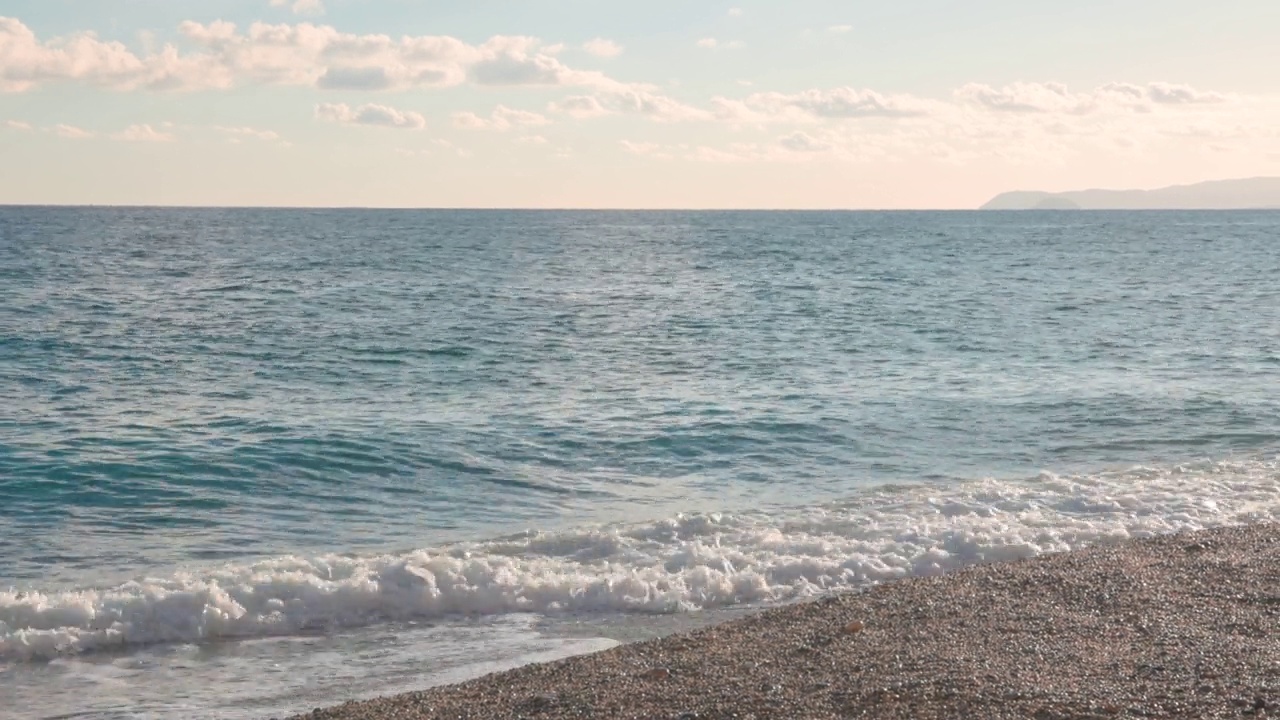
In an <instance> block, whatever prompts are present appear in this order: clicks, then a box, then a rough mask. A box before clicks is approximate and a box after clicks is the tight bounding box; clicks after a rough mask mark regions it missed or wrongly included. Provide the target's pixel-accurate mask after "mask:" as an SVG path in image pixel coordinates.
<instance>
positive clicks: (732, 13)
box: [729, 8, 742, 17]
mask: <svg viewBox="0 0 1280 720" xmlns="http://www.w3.org/2000/svg"><path fill="white" fill-rule="evenodd" d="M729 17H742V8H729Z"/></svg>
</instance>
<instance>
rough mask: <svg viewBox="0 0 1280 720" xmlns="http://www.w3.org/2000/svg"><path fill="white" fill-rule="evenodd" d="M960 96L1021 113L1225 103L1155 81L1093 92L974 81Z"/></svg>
mask: <svg viewBox="0 0 1280 720" xmlns="http://www.w3.org/2000/svg"><path fill="white" fill-rule="evenodd" d="M955 96H956V99H958V100H959V101H961V102H964V103H968V104H971V105H977V106H980V107H982V108H985V109H987V110H993V111H999V112H1017V113H1069V114H1078V115H1086V114H1090V113H1099V112H1149V111H1151V110H1152V109H1153V106H1155V105H1197V104H1212V103H1222V102H1226V101H1227V100H1228V97H1227V96H1225V95H1222V94H1220V93H1211V92H1200V91H1198V90H1196V89H1195V88H1192V87H1190V86H1188V85H1174V84H1172V83H1164V82H1154V83H1149V84H1147V85H1145V86H1141V85H1132V84H1129V83H1108V84H1106V85H1103V86H1101V87H1098V88H1096V89H1095V90H1093V91H1090V92H1073V91H1072V90H1071V89H1070V88H1068V87H1067V86H1066V85H1063V84H1062V83H1053V82H1046V83H1013V84H1011V85H1005V86H1004V87H1000V88H995V87H992V86H990V85H983V84H981V83H970V84H968V85H965V86H963V87H961V88H960V89H959V90H957V91H956V93H955Z"/></svg>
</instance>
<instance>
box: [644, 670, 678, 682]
mask: <svg viewBox="0 0 1280 720" xmlns="http://www.w3.org/2000/svg"><path fill="white" fill-rule="evenodd" d="M641 677H643V678H644V679H645V680H666V679H667V678H669V677H671V671H670V670H668V669H667V668H662V667H660V668H654V669H652V670H650V671H649V672H646V673H645V674H644V675H642V676H641Z"/></svg>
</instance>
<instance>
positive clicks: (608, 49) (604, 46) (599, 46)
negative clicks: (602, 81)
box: [582, 38, 622, 58]
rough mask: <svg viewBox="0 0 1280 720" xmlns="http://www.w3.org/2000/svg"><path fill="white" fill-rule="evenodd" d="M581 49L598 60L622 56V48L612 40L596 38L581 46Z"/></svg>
mask: <svg viewBox="0 0 1280 720" xmlns="http://www.w3.org/2000/svg"><path fill="white" fill-rule="evenodd" d="M582 49H583V50H585V51H587V53H588V54H590V55H595V56H596V57H599V58H614V57H618V56H619V55H621V54H622V46H621V45H619V44H618V43H616V42H614V41H612V40H605V39H604V38H596V39H595V40H588V41H587V42H585V43H583V44H582Z"/></svg>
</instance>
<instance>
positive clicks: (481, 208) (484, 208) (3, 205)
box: [0, 202, 1280, 213]
mask: <svg viewBox="0 0 1280 720" xmlns="http://www.w3.org/2000/svg"><path fill="white" fill-rule="evenodd" d="M14 208H42V209H62V210H85V209H112V210H365V211H393V212H396V211H401V212H402V211H428V212H698V213H710V212H762V213H781V212H812V213H818V212H829V213H889V212H896V213H967V212H981V213H1027V212H1055V213H1056V212H1062V213H1091V212H1251V211H1276V210H1280V207H1266V206H1263V207H1256V208H1026V209H985V208H982V207H971V208H929V207H920V208H849V207H845V208H842V207H829V208H818V207H814V208H787V207H732V206H724V207H604V206H600V207H592V206H587V207H568V206H565V207H534V206H523V207H522V206H489V205H473V206H442V205H440V206H433V205H419V206H407V205H405V206H396V205H185V204H139V203H9V202H0V209H14Z"/></svg>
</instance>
